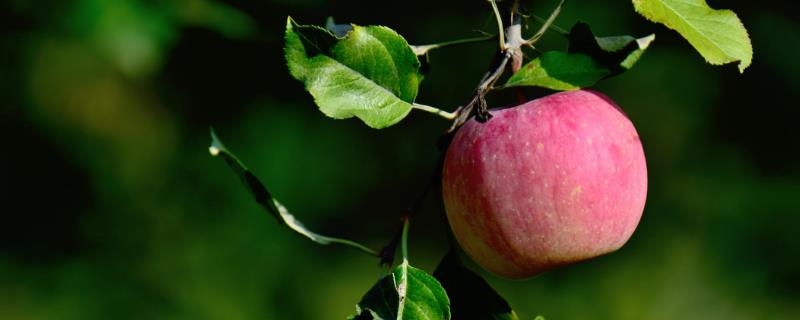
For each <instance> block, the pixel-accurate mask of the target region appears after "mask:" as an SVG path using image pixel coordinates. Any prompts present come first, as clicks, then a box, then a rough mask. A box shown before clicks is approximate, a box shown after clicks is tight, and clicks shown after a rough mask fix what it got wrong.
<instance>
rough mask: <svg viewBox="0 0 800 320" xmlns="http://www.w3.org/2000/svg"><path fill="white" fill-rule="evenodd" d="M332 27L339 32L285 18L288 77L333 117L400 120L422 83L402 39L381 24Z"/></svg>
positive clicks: (378, 123)
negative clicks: (299, 84) (347, 29)
mask: <svg viewBox="0 0 800 320" xmlns="http://www.w3.org/2000/svg"><path fill="white" fill-rule="evenodd" d="M338 30H339V31H338V32H339V33H340V34H342V33H343V34H344V36H337V35H335V34H333V33H331V32H330V31H329V30H326V29H324V28H321V27H316V26H305V25H299V24H297V23H296V22H294V20H292V18H291V17H289V18H288V19H287V21H286V34H285V40H286V47H285V56H286V61H287V64H288V66H289V72H290V73H291V75H292V76H293V77H294V78H296V79H297V80H300V81H302V82H303V83H304V84H305V88H306V90H308V91H309V92H310V93H311V95H312V96H313V97H314V100H315V102H316V104H317V106H319V108H320V111H322V112H323V113H324V114H325V115H327V116H329V117H332V118H334V119H346V118H351V117H357V118H359V119H361V120H362V121H364V123H366V124H367V125H368V126H370V127H373V128H384V127H388V126H391V125H393V124H396V123H397V122H399V121H400V120H402V119H403V118H405V116H406V115H408V113H409V112H410V111H411V109H412V104H413V103H414V99H415V98H416V96H417V90H418V88H419V83H420V82H421V81H422V75H421V74H420V72H419V68H420V62H419V60H418V59H417V56H416V55H415V54H414V52H413V51H412V50H411V47H410V46H409V44H408V42H406V40H405V39H403V37H401V36H400V35H398V34H397V33H396V32H394V31H393V30H391V29H389V28H387V27H382V26H368V27H362V26H357V25H352V30H350V31H346V32H342V30H344V29H341V28H339V29H338Z"/></svg>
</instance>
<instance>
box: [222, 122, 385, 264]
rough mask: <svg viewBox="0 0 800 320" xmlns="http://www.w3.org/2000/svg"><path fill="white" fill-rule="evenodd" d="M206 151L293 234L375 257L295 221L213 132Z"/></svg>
mask: <svg viewBox="0 0 800 320" xmlns="http://www.w3.org/2000/svg"><path fill="white" fill-rule="evenodd" d="M208 151H209V152H210V153H211V155H212V156H215V157H221V158H222V159H223V160H225V163H227V164H228V166H229V167H230V168H231V169H232V170H233V172H234V173H236V175H237V176H238V177H239V179H241V180H242V183H244V185H245V186H246V187H247V189H248V190H249V191H250V193H251V194H252V195H253V197H254V198H255V200H256V202H258V204H259V205H261V207H262V208H264V210H266V211H267V212H269V213H270V214H271V215H272V216H273V217H275V219H277V220H278V223H280V224H282V225H285V226H287V227H289V228H290V229H292V230H294V231H295V232H297V233H299V234H301V235H303V236H305V237H306V238H308V239H311V240H312V241H314V242H316V243H319V244H331V243H338V244H343V245H347V246H351V247H354V248H356V249H359V250H361V251H364V252H367V253H369V254H371V255H376V256H377V253H376V252H375V251H373V250H372V249H369V248H367V247H365V246H363V245H361V244H359V243H356V242H353V241H350V240H346V239H340V238H333V237H328V236H323V235H321V234H318V233H315V232H313V231H311V230H309V229H307V228H306V227H305V226H303V224H302V223H301V222H300V221H299V220H297V219H296V218H295V217H294V216H293V215H291V214H290V213H289V211H288V210H286V207H284V206H283V205H281V204H280V203H279V202H278V200H275V199H274V198H273V197H272V195H271V194H270V193H269V191H267V188H266V187H265V186H264V184H263V183H261V181H260V180H258V178H257V177H256V176H255V175H254V174H253V173H252V172H250V169H248V168H247V167H246V166H245V165H244V164H243V163H242V162H241V161H239V159H238V158H237V157H236V156H235V155H233V153H231V152H230V151H228V149H227V148H225V146H224V145H223V144H222V142H221V141H220V140H219V138H217V135H216V133H214V130H213V129H212V130H211V146H210V147H208Z"/></svg>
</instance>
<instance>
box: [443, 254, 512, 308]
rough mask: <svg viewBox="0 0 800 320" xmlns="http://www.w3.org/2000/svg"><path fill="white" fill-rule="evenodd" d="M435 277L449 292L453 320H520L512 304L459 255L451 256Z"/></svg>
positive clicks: (447, 256) (448, 256) (446, 258)
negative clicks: (466, 264)
mask: <svg viewBox="0 0 800 320" xmlns="http://www.w3.org/2000/svg"><path fill="white" fill-rule="evenodd" d="M433 276H434V277H436V279H438V280H439V282H440V283H441V284H442V287H444V289H445V290H446V291H447V292H448V296H449V297H450V312H451V313H452V314H453V319H493V320H518V319H519V318H518V317H517V315H516V314H515V313H514V310H511V306H509V305H508V302H506V300H505V299H503V297H501V296H500V294H498V293H497V292H496V291H495V290H494V289H492V287H491V286H489V284H488V283H487V282H486V280H483V278H481V277H480V276H479V275H478V274H476V273H475V272H472V270H469V269H467V267H466V266H464V264H463V263H462V262H461V259H460V258H459V256H458V253H456V252H454V251H451V252H450V253H448V254H447V255H446V256H445V257H444V259H442V262H440V263H439V266H437V267H436V271H434V272H433Z"/></svg>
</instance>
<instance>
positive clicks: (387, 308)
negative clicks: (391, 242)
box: [351, 260, 450, 320]
mask: <svg viewBox="0 0 800 320" xmlns="http://www.w3.org/2000/svg"><path fill="white" fill-rule="evenodd" d="M356 312H357V315H356V316H354V317H351V319H397V320H400V319H403V320H418V319H419V320H442V319H445V320H446V319H450V300H449V299H448V298H447V294H446V293H445V291H444V289H443V288H442V286H441V284H439V281H437V280H436V279H435V278H434V277H432V276H431V275H429V274H428V273H426V272H425V271H422V270H420V269H417V268H414V267H412V266H411V265H409V264H408V260H404V261H403V262H402V263H401V264H400V265H398V266H397V267H395V268H394V270H393V271H392V273H390V274H389V275H386V276H384V277H383V278H381V279H380V280H378V283H376V284H375V285H374V286H373V287H372V288H371V289H370V290H369V291H367V293H366V294H365V295H364V297H363V298H362V299H361V302H359V303H358V305H357V306H356Z"/></svg>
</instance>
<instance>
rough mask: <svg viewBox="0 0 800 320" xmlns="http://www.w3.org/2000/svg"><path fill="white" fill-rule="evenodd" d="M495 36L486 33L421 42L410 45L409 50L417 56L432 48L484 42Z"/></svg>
mask: <svg viewBox="0 0 800 320" xmlns="http://www.w3.org/2000/svg"><path fill="white" fill-rule="evenodd" d="M495 38H497V36H496V35H487V36H483V37H475V38H467V39H458V40H453V41H445V42H440V43H433V44H423V45H418V46H411V50H413V51H414V54H416V55H418V56H423V55H425V54H427V53H428V51H431V50H433V49H439V48H444V47H450V46H455V45H459V44H469V43H478V42H486V41H489V40H494V39H495Z"/></svg>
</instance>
